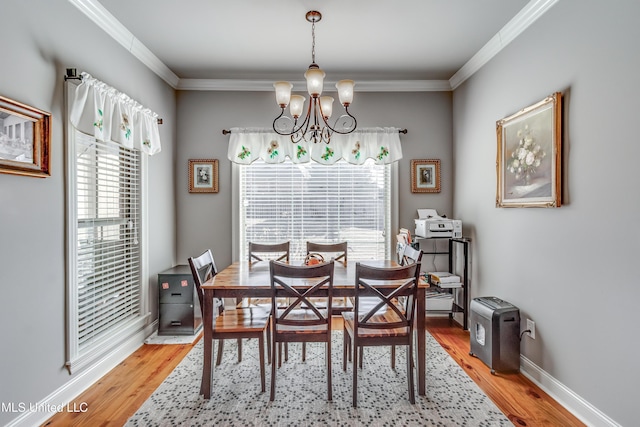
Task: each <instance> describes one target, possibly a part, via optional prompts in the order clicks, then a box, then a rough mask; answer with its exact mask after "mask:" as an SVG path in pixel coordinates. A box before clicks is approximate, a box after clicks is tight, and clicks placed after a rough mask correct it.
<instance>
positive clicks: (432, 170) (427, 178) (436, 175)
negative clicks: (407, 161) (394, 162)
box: [411, 159, 440, 193]
mask: <svg viewBox="0 0 640 427" xmlns="http://www.w3.org/2000/svg"><path fill="white" fill-rule="evenodd" d="M411 192H412V193H439V192H440V160H436V159H426V160H411Z"/></svg>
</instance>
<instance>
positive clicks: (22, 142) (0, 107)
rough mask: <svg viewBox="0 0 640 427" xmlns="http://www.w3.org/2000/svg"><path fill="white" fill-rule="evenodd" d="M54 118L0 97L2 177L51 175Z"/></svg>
mask: <svg viewBox="0 0 640 427" xmlns="http://www.w3.org/2000/svg"><path fill="white" fill-rule="evenodd" d="M50 144H51V114H49V113H46V112H44V111H41V110H38V109H37V108H33V107H30V106H28V105H25V104H21V103H20V102H17V101H13V100H11V99H9V98H5V97H3V96H0V173H9V174H14V175H26V176H35V177H38V178H44V177H47V176H50V175H51V172H50V170H49V168H50V158H49V152H50V150H51V146H50Z"/></svg>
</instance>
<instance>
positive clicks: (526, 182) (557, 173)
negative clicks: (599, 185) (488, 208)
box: [496, 92, 562, 208]
mask: <svg viewBox="0 0 640 427" xmlns="http://www.w3.org/2000/svg"><path fill="white" fill-rule="evenodd" d="M561 103H562V94H561V93H560V92H556V93H554V94H553V95H550V96H548V97H546V98H545V99H543V100H542V101H539V102H537V103H535V104H533V105H531V106H530V107H527V108H524V109H522V110H520V111H518V112H517V113H515V114H513V115H511V116H509V117H505V118H504V119H502V120H498V121H497V122H496V134H497V139H498V150H497V160H496V173H497V191H496V207H501V208H508V207H514V208H527V207H543V208H551V207H560V206H561V204H562V199H561V189H562V183H561V181H562V179H561V177H562V174H561V166H562V159H561V155H562V141H561V140H562V108H561Z"/></svg>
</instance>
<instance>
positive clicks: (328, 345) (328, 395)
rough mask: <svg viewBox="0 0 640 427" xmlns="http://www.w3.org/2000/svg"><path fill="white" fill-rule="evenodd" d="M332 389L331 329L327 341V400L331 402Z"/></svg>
mask: <svg viewBox="0 0 640 427" xmlns="http://www.w3.org/2000/svg"><path fill="white" fill-rule="evenodd" d="M303 344H304V343H303ZM332 389H333V387H332V386H331V331H329V340H328V341H327V400H328V401H329V402H331V400H332V399H333V394H332Z"/></svg>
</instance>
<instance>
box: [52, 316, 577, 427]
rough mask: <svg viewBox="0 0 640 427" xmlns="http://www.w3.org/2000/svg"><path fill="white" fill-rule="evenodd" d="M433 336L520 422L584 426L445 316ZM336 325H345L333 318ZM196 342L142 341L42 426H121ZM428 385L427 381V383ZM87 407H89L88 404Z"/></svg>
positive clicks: (434, 321)
mask: <svg viewBox="0 0 640 427" xmlns="http://www.w3.org/2000/svg"><path fill="white" fill-rule="evenodd" d="M427 327H428V330H429V332H430V333H431V335H433V337H434V338H435V339H436V340H437V341H438V342H439V343H440V345H442V346H443V348H444V349H445V350H446V351H447V352H448V353H449V354H450V355H451V357H453V359H454V360H455V361H456V362H457V363H458V364H459V365H460V366H461V367H462V368H463V369H464V370H465V371H466V372H467V374H468V375H469V376H470V377H471V378H472V379H473V380H474V381H475V382H476V383H477V384H478V386H479V387H480V388H481V389H482V390H483V391H484V392H485V393H486V394H487V395H488V396H489V397H490V398H491V400H493V402H495V404H496V405H497V406H498V407H499V408H500V410H502V412H503V413H504V414H505V415H506V416H507V417H508V418H509V419H510V420H511V421H512V422H513V424H514V425H516V426H528V427H536V426H554V427H555V426H562V427H571V426H584V424H583V423H581V422H580V421H579V420H578V419H577V418H576V417H574V416H573V415H571V413H569V412H568V411H567V410H566V409H564V408H563V407H562V406H560V405H559V404H558V403H557V402H556V401H554V400H553V399H552V398H551V397H549V396H548V395H547V394H546V393H545V392H543V391H542V390H540V389H539V388H538V387H537V386H536V385H534V384H533V383H532V382H531V381H530V380H529V379H527V378H526V377H525V376H524V375H522V374H503V373H498V374H497V375H491V373H490V372H489V368H488V367H487V366H486V365H484V364H483V363H482V361H481V360H480V359H477V358H475V357H473V356H470V355H469V348H470V347H469V333H468V332H467V331H463V330H462V328H460V326H459V325H457V324H456V323H450V322H449V320H448V319H446V318H444V319H443V318H428V320H427ZM334 328H335V329H342V324H341V323H340V322H334ZM192 347H193V345H191V344H189V345H143V346H142V347H140V349H138V350H137V351H136V352H135V353H133V354H132V355H131V356H129V357H128V358H127V359H126V360H125V361H123V362H122V363H120V364H119V365H118V366H116V367H115V368H114V369H113V370H112V371H111V372H109V373H108V374H107V375H105V376H104V377H103V378H102V379H101V380H100V381H98V382H97V383H96V384H94V385H93V386H92V387H91V388H89V389H88V390H87V391H85V392H84V393H82V394H81V395H80V396H78V397H77V398H76V399H75V400H74V401H73V402H71V403H70V405H72V406H71V407H74V406H73V405H74V404H75V407H80V405H81V404H82V403H85V404H86V408H87V409H88V410H87V411H86V412H84V413H81V412H61V413H58V414H56V415H55V416H53V417H52V418H50V419H49V420H48V421H47V422H46V423H44V424H43V426H50V427H53V426H61V427H68V426H92V427H93V426H122V425H123V424H124V423H125V422H126V421H127V419H128V418H129V417H130V416H131V415H133V414H134V413H135V412H136V410H137V409H138V408H139V407H140V406H141V405H142V404H143V403H144V401H145V400H147V398H148V397H149V396H150V395H151V394H152V393H153V391H154V390H155V389H156V388H157V387H158V386H159V385H160V384H161V383H162V381H163V380H164V379H165V378H166V377H167V376H168V375H169V373H171V371H172V370H173V369H174V368H175V367H176V365H177V364H178V363H180V361H181V360H182V359H183V358H184V356H185V355H186V354H187V353H188V352H189V351H190V350H191V348H192ZM427 387H428V384H427ZM83 407H84V406H83Z"/></svg>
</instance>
